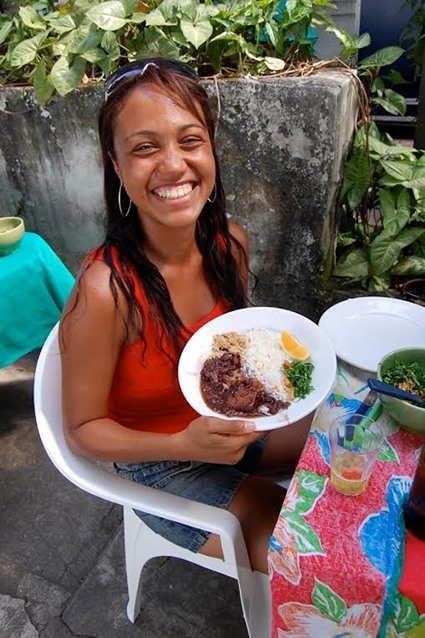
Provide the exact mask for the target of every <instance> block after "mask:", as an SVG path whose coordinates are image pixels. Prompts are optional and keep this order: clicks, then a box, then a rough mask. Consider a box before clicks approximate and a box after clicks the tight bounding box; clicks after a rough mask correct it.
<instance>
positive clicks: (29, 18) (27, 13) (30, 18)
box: [19, 7, 46, 29]
mask: <svg viewBox="0 0 425 638" xmlns="http://www.w3.org/2000/svg"><path fill="white" fill-rule="evenodd" d="M19 17H20V18H21V20H22V22H23V23H24V25H25V26H26V27H29V28H30V29H45V28H46V23H45V21H44V20H43V18H42V17H41V16H40V15H39V14H38V13H37V11H36V10H35V9H34V7H21V8H20V9H19Z"/></svg>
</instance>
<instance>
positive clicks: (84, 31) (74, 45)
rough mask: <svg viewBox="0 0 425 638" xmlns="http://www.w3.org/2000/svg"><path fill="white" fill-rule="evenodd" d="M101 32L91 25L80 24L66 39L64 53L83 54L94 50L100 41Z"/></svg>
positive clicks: (102, 33)
mask: <svg viewBox="0 0 425 638" xmlns="http://www.w3.org/2000/svg"><path fill="white" fill-rule="evenodd" d="M103 35H104V32H103V31H100V30H99V29H97V27H96V26H95V25H94V24H92V23H89V24H82V25H81V26H80V27H78V29H75V30H74V31H73V32H72V33H71V34H70V35H69V38H67V40H66V42H67V44H66V53H76V54H79V53H84V52H85V51H91V50H92V49H95V48H96V47H97V46H98V45H99V44H100V43H101V41H102V37H103Z"/></svg>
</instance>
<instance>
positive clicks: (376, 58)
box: [358, 47, 404, 69]
mask: <svg viewBox="0 0 425 638" xmlns="http://www.w3.org/2000/svg"><path fill="white" fill-rule="evenodd" d="M403 53H404V49H402V48H401V47H384V48H383V49H379V51H375V53H372V55H368V56H367V57H366V58H363V60H360V61H359V63H358V66H359V67H360V68H362V67H363V68H364V69H370V68H375V67H378V66H387V65H388V64H393V63H394V62H395V61H396V60H398V59H399V57H400V56H402V55H403Z"/></svg>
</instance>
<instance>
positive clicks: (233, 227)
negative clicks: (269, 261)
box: [229, 221, 249, 253]
mask: <svg viewBox="0 0 425 638" xmlns="http://www.w3.org/2000/svg"><path fill="white" fill-rule="evenodd" d="M229 232H230V235H231V237H234V238H235V239H236V240H237V241H238V242H239V243H240V244H241V245H242V246H243V248H244V250H245V252H246V253H247V252H248V248H249V239H248V234H247V232H246V230H245V229H244V228H242V226H239V224H236V222H232V221H230V222H229Z"/></svg>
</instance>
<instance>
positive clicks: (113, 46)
mask: <svg viewBox="0 0 425 638" xmlns="http://www.w3.org/2000/svg"><path fill="white" fill-rule="evenodd" d="M100 44H101V46H102V48H103V49H104V50H105V51H106V53H108V55H109V57H110V58H112V59H114V60H117V59H118V58H119V57H120V47H119V44H118V40H117V36H116V35H115V33H114V32H113V31H106V33H104V34H103V38H102V41H101V43H100Z"/></svg>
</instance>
